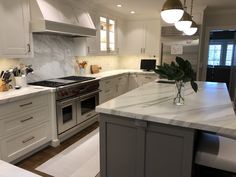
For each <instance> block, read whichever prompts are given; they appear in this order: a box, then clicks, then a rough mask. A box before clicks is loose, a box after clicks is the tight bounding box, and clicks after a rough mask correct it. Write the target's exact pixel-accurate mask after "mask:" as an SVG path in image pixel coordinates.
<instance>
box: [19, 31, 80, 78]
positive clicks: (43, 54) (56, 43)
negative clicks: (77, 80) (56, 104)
mask: <svg viewBox="0 0 236 177" xmlns="http://www.w3.org/2000/svg"><path fill="white" fill-rule="evenodd" d="M33 37H34V58H31V59H20V60H19V62H20V63H25V64H32V65H33V69H34V73H33V74H31V75H28V81H38V80H44V79H50V78H57V77H63V76H68V75H74V74H75V69H74V68H75V57H74V42H73V38H69V37H63V36H56V35H44V34H35V35H34V36H33Z"/></svg>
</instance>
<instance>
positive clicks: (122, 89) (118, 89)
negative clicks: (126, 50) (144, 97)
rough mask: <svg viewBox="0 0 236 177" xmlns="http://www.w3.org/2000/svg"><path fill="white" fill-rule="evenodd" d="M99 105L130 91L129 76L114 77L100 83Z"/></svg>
mask: <svg viewBox="0 0 236 177" xmlns="http://www.w3.org/2000/svg"><path fill="white" fill-rule="evenodd" d="M99 84H100V86H99V89H100V90H101V92H100V93H99V104H101V103H104V102H106V101H108V100H110V99H112V98H115V97H117V96H120V95H122V94H124V93H126V92H127V91H128V74H122V75H118V76H114V77H111V78H108V79H104V80H101V81H100V83H99Z"/></svg>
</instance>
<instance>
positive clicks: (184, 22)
mask: <svg viewBox="0 0 236 177" xmlns="http://www.w3.org/2000/svg"><path fill="white" fill-rule="evenodd" d="M191 25H192V17H191V16H190V15H189V14H188V13H187V12H186V11H184V15H183V17H182V18H181V19H180V21H178V22H176V23H175V27H176V29H177V30H179V31H184V30H186V29H188V28H190V27H191Z"/></svg>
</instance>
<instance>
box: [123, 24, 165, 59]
mask: <svg viewBox="0 0 236 177" xmlns="http://www.w3.org/2000/svg"><path fill="white" fill-rule="evenodd" d="M160 30H161V26H160V20H147V21H128V22H127V24H126V29H125V43H124V44H125V49H124V51H122V53H124V54H128V55H149V56H152V57H153V56H157V55H158V54H159V47H160Z"/></svg>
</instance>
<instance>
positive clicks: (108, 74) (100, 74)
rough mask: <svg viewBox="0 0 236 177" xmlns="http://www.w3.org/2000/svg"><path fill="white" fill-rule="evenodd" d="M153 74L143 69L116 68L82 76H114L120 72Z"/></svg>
mask: <svg viewBox="0 0 236 177" xmlns="http://www.w3.org/2000/svg"><path fill="white" fill-rule="evenodd" d="M129 73H130V74H135V73H137V74H155V73H154V72H153V71H149V72H148V71H143V70H134V69H117V70H111V71H104V72H100V73H96V74H86V75H84V76H88V77H96V78H97V79H101V80H102V79H106V78H109V77H114V76H117V75H121V74H129Z"/></svg>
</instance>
